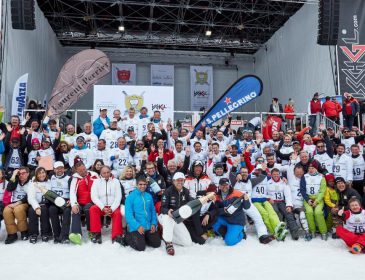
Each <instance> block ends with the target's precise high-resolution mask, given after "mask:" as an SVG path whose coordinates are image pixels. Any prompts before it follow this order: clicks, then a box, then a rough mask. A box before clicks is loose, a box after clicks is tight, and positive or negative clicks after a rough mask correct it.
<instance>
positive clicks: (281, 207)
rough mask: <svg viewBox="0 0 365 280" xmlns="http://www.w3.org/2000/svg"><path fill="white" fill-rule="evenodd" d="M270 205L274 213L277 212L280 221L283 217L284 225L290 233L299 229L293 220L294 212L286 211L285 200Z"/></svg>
mask: <svg viewBox="0 0 365 280" xmlns="http://www.w3.org/2000/svg"><path fill="white" fill-rule="evenodd" d="M272 207H273V208H274V210H275V212H276V214H278V217H279V219H280V220H281V221H283V220H284V219H285V221H286V225H287V226H288V228H289V231H290V233H293V232H296V231H298V230H299V228H298V225H297V222H296V221H295V217H294V213H293V212H287V211H286V204H285V202H275V203H274V204H273V205H272Z"/></svg>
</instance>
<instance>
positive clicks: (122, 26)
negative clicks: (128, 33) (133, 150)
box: [118, 24, 124, 32]
mask: <svg viewBox="0 0 365 280" xmlns="http://www.w3.org/2000/svg"><path fill="white" fill-rule="evenodd" d="M118 31H119V32H124V25H123V24H121V25H119V26H118Z"/></svg>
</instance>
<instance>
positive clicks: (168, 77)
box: [151, 64, 174, 87]
mask: <svg viewBox="0 0 365 280" xmlns="http://www.w3.org/2000/svg"><path fill="white" fill-rule="evenodd" d="M151 86H169V87H173V86H174V65H154V64H153V65H151Z"/></svg>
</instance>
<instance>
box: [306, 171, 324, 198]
mask: <svg viewBox="0 0 365 280" xmlns="http://www.w3.org/2000/svg"><path fill="white" fill-rule="evenodd" d="M304 178H305V182H306V192H307V194H308V195H316V194H317V193H318V192H319V189H320V187H321V181H322V179H323V176H322V175H320V174H318V175H315V176H311V175H309V174H305V175H304Z"/></svg>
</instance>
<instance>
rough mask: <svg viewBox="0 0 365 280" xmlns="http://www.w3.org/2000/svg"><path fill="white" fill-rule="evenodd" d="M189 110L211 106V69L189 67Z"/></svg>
mask: <svg viewBox="0 0 365 280" xmlns="http://www.w3.org/2000/svg"><path fill="white" fill-rule="evenodd" d="M190 90H191V110H192V111H200V108H202V107H204V108H205V110H207V109H208V108H210V107H211V106H212V105H213V67H212V66H193V65H192V66H190Z"/></svg>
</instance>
